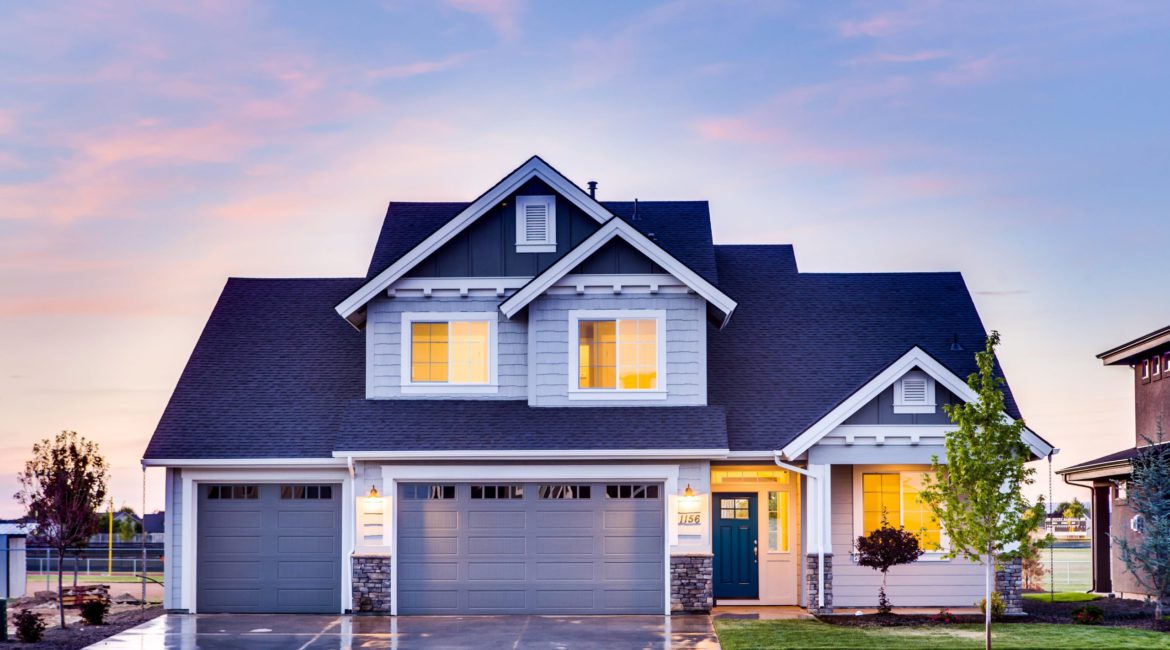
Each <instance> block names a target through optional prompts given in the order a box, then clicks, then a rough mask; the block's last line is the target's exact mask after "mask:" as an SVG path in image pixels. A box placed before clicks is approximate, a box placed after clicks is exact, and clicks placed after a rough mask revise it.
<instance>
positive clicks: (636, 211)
mask: <svg viewBox="0 0 1170 650" xmlns="http://www.w3.org/2000/svg"><path fill="white" fill-rule="evenodd" d="M637 220H638V199H634V214H633V215H631V216H630V221H637Z"/></svg>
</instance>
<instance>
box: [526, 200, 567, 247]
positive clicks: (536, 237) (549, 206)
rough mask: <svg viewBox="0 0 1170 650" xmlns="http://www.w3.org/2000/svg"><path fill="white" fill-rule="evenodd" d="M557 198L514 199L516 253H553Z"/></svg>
mask: <svg viewBox="0 0 1170 650" xmlns="http://www.w3.org/2000/svg"><path fill="white" fill-rule="evenodd" d="M556 250H557V197H555V196H518V197H516V252H517V253H555V252H556Z"/></svg>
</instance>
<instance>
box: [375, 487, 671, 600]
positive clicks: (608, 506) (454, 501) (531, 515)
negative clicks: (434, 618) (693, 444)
mask: <svg viewBox="0 0 1170 650" xmlns="http://www.w3.org/2000/svg"><path fill="white" fill-rule="evenodd" d="M663 522H664V514H663V494H662V487H661V485H660V484H652V483H651V484H640V483H639V484H631V483H563V484H562V483H405V484H400V485H399V487H398V562H397V564H398V566H397V570H398V580H397V582H398V613H399V614H527V613H538V614H661V613H662V612H663V610H664V607H665V584H666V580H665V572H666V566H665V531H664V526H663Z"/></svg>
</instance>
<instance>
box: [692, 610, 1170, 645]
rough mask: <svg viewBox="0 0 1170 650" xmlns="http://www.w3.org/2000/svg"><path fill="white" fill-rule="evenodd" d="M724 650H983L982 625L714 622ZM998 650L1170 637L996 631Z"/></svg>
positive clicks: (1111, 631) (1086, 629) (1102, 630)
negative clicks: (891, 625)
mask: <svg viewBox="0 0 1170 650" xmlns="http://www.w3.org/2000/svg"><path fill="white" fill-rule="evenodd" d="M715 631H716V632H718V634H719V642H720V643H721V644H723V648H724V649H725V650H748V649H755V648H898V649H899V650H903V649H910V648H982V647H983V626H981V625H932V626H924V627H865V628H862V627H846V626H841V625H830V624H828V623H822V622H820V621H810V620H796V621H787V620H781V621H754V620H744V619H719V618H717V619H715ZM992 644H993V645H994V646H995V647H997V648H1061V649H1062V650H1064V649H1068V648H1170V635H1166V634H1162V633H1160V632H1153V631H1150V630H1136V629H1131V628H1118V627H1093V626H1087V625H1053V624H1047V623H1008V624H1002V625H996V626H994V627H993V628H992Z"/></svg>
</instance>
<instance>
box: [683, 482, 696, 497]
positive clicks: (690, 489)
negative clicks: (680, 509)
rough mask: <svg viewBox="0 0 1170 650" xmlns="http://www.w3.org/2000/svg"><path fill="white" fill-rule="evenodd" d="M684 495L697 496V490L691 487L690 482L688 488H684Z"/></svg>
mask: <svg viewBox="0 0 1170 650" xmlns="http://www.w3.org/2000/svg"><path fill="white" fill-rule="evenodd" d="M683 496H684V497H687V498H690V497H693V496H695V490H694V489H693V488H692V487H691V484H690V483H687V489H685V490H683Z"/></svg>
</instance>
